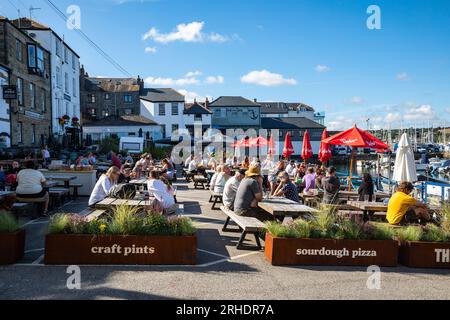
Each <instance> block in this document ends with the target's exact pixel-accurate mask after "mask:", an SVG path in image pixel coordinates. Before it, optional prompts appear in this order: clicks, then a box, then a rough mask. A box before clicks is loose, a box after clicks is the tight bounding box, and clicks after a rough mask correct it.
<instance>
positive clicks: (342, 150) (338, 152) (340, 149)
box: [334, 146, 349, 156]
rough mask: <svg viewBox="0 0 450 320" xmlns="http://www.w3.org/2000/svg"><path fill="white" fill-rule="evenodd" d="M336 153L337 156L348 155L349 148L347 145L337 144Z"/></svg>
mask: <svg viewBox="0 0 450 320" xmlns="http://www.w3.org/2000/svg"><path fill="white" fill-rule="evenodd" d="M334 154H335V155H337V156H346V155H348V154H349V150H348V148H347V147H343V146H336V147H334Z"/></svg>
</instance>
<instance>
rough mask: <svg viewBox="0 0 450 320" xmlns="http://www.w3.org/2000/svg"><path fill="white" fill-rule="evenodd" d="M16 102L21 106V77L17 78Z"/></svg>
mask: <svg viewBox="0 0 450 320" xmlns="http://www.w3.org/2000/svg"><path fill="white" fill-rule="evenodd" d="M17 103H18V104H19V106H23V79H21V78H17Z"/></svg>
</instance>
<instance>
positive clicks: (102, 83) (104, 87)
mask: <svg viewBox="0 0 450 320" xmlns="http://www.w3.org/2000/svg"><path fill="white" fill-rule="evenodd" d="M87 80H88V81H87V83H86V84H87V86H88V88H87V89H88V90H95V89H97V90H101V91H105V92H139V91H140V85H139V83H138V80H137V79H135V78H93V77H89V78H87Z"/></svg>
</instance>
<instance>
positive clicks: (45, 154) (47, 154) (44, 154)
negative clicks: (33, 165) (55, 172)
mask: <svg viewBox="0 0 450 320" xmlns="http://www.w3.org/2000/svg"><path fill="white" fill-rule="evenodd" d="M41 155H42V159H44V163H43V165H44V167H45V168H47V167H48V166H49V164H50V162H52V161H51V156H50V151H48V146H47V145H45V146H44V147H43V148H42V150H41Z"/></svg>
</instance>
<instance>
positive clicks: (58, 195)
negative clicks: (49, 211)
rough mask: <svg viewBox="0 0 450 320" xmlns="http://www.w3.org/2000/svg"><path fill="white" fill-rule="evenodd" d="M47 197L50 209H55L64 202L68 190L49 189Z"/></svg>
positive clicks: (68, 192) (68, 193)
mask: <svg viewBox="0 0 450 320" xmlns="http://www.w3.org/2000/svg"><path fill="white" fill-rule="evenodd" d="M48 195H49V197H50V201H49V205H50V207H51V208H57V207H60V206H61V205H62V204H63V203H64V202H65V200H66V197H67V196H70V190H69V189H66V188H50V189H49V190H48Z"/></svg>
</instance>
